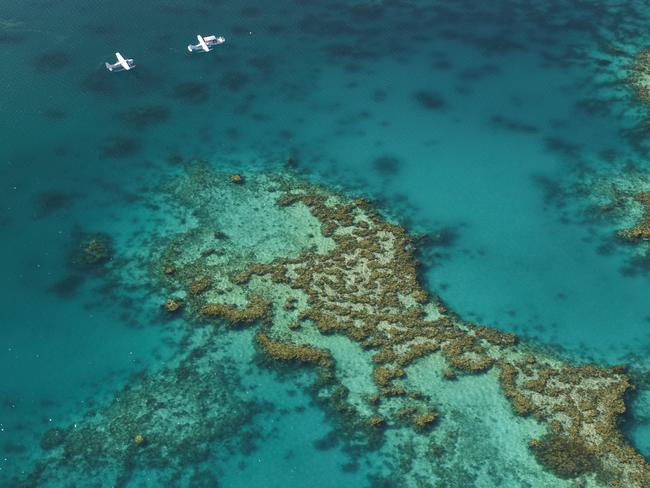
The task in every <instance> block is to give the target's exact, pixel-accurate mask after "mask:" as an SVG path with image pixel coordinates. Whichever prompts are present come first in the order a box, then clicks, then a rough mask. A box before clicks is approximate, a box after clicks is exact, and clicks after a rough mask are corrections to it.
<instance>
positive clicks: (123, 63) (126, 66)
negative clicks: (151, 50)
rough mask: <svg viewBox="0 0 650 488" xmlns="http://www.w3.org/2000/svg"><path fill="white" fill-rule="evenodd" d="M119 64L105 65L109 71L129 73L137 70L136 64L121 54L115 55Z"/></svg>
mask: <svg viewBox="0 0 650 488" xmlns="http://www.w3.org/2000/svg"><path fill="white" fill-rule="evenodd" d="M115 57H116V58H117V63H113V64H110V63H105V64H106V69H107V70H108V71H128V70H130V69H133V68H135V62H134V61H133V60H132V59H124V56H122V55H121V54H120V53H115Z"/></svg>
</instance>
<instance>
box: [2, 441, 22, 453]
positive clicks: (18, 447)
mask: <svg viewBox="0 0 650 488" xmlns="http://www.w3.org/2000/svg"><path fill="white" fill-rule="evenodd" d="M2 451H3V452H5V453H7V454H23V453H25V452H27V447H25V446H24V445H23V444H18V443H15V442H5V443H4V444H3V446H2Z"/></svg>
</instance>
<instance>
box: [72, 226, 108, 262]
mask: <svg viewBox="0 0 650 488" xmlns="http://www.w3.org/2000/svg"><path fill="white" fill-rule="evenodd" d="M112 256H113V243H112V239H111V238H110V236H108V235H106V234H101V233H97V234H91V235H88V236H86V237H85V238H84V239H82V241H81V243H80V244H79V247H78V248H77V250H76V253H75V254H74V256H73V257H72V262H73V264H74V265H76V266H80V267H84V268H92V267H97V266H100V265H103V264H105V263H106V262H108V261H110V259H111V257H112Z"/></svg>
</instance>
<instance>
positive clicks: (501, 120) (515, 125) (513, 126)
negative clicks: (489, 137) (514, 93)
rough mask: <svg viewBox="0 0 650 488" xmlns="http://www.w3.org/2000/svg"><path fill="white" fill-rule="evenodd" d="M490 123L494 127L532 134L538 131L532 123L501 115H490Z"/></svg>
mask: <svg viewBox="0 0 650 488" xmlns="http://www.w3.org/2000/svg"><path fill="white" fill-rule="evenodd" d="M490 124H492V125H493V126H494V127H498V128H500V129H506V130H509V131H512V132H521V133H526V134H534V133H536V132H538V131H539V129H538V128H537V127H535V126H534V125H529V124H526V123H525V122H521V121H519V120H514V119H509V118H507V117H503V116H501V115H494V116H492V117H490Z"/></svg>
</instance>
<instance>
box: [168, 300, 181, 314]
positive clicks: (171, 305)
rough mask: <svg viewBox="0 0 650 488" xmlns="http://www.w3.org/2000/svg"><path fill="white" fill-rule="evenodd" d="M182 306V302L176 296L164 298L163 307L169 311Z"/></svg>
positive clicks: (176, 309)
mask: <svg viewBox="0 0 650 488" xmlns="http://www.w3.org/2000/svg"><path fill="white" fill-rule="evenodd" d="M182 306H183V302H182V301H181V300H179V299H178V298H168V299H167V300H165V304H164V305H163V308H164V309H165V310H166V311H167V312H170V313H173V312H177V311H178V310H180V309H181V307H182Z"/></svg>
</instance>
